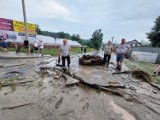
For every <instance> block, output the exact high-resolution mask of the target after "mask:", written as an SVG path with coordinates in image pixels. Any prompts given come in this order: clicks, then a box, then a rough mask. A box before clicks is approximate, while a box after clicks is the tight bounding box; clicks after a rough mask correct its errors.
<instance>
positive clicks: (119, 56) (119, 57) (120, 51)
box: [103, 38, 160, 76]
mask: <svg viewBox="0 0 160 120" xmlns="http://www.w3.org/2000/svg"><path fill="white" fill-rule="evenodd" d="M125 42H126V40H125V38H123V39H122V40H121V44H119V45H117V46H115V48H113V45H112V42H111V41H108V43H107V45H106V47H105V49H104V57H103V64H105V63H106V59H107V66H108V65H109V61H110V58H111V54H112V52H115V53H116V62H117V67H116V69H117V70H119V71H120V70H121V68H122V62H123V59H124V57H125V54H127V52H128V51H130V50H131V48H130V46H128V45H127V44H125ZM158 74H160V65H158V66H157V68H156V69H155V70H154V74H153V75H154V76H156V75H158Z"/></svg>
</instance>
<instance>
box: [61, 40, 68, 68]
mask: <svg viewBox="0 0 160 120" xmlns="http://www.w3.org/2000/svg"><path fill="white" fill-rule="evenodd" d="M70 55H71V47H70V46H69V45H68V41H67V39H64V40H63V45H61V46H60V48H59V57H60V56H61V57H62V67H65V61H66V59H67V65H68V68H69V67H70V63H71V61H70Z"/></svg>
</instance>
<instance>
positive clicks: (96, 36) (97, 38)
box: [36, 25, 103, 50]
mask: <svg viewBox="0 0 160 120" xmlns="http://www.w3.org/2000/svg"><path fill="white" fill-rule="evenodd" d="M36 32H37V34H39V35H44V36H50V37H53V38H55V39H56V38H67V39H70V40H73V41H77V42H79V43H80V44H81V45H84V46H88V47H90V48H95V49H97V50H98V49H99V48H100V47H101V44H102V37H103V34H102V33H101V29H99V30H96V31H95V32H94V33H93V35H92V38H91V39H87V40H86V39H83V38H81V37H80V35H79V34H72V35H70V34H69V33H65V32H63V31H61V32H49V31H42V30H41V29H40V28H39V25H37V28H36Z"/></svg>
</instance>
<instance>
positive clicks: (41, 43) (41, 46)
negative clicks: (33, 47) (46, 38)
mask: <svg viewBox="0 0 160 120" xmlns="http://www.w3.org/2000/svg"><path fill="white" fill-rule="evenodd" d="M39 50H40V53H41V55H42V56H43V54H44V43H43V41H42V40H40V44H39Z"/></svg>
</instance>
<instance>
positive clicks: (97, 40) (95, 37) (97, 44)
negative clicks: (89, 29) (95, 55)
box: [91, 29, 103, 50]
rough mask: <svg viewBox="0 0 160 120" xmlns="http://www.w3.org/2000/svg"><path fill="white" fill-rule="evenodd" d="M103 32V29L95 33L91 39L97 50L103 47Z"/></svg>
mask: <svg viewBox="0 0 160 120" xmlns="http://www.w3.org/2000/svg"><path fill="white" fill-rule="evenodd" d="M101 31H102V30H101V29H98V30H96V31H94V32H93V35H92V38H91V45H92V46H93V48H94V49H96V50H99V49H100V47H101V45H102V40H103V33H102V32H101Z"/></svg>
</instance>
